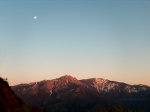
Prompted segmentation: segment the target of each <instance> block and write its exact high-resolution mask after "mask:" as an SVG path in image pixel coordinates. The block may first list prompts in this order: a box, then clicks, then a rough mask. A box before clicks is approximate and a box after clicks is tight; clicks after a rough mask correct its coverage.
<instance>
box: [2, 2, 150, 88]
mask: <svg viewBox="0 0 150 112" xmlns="http://www.w3.org/2000/svg"><path fill="white" fill-rule="evenodd" d="M34 16H36V17H37V19H34ZM66 74H69V75H72V76H74V77H77V78H78V79H82V78H84V79H86V78H91V77H98V78H106V79H109V80H115V81H122V82H126V83H129V84H139V83H142V84H146V85H150V1H149V0H0V76H2V77H3V78H6V77H7V78H8V82H9V83H10V85H15V84H19V83H28V82H34V81H40V80H44V79H47V80H48V79H54V78H57V77H60V76H62V75H66Z"/></svg>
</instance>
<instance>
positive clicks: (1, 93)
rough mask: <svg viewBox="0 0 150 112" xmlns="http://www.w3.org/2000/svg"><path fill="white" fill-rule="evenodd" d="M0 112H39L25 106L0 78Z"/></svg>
mask: <svg viewBox="0 0 150 112" xmlns="http://www.w3.org/2000/svg"><path fill="white" fill-rule="evenodd" d="M0 112H39V110H38V109H37V108H33V107H31V106H29V105H27V104H25V103H24V102H23V101H22V100H21V99H20V98H18V97H17V96H16V95H15V93H14V92H13V91H12V90H11V88H10V87H9V85H8V83H7V81H5V80H3V79H2V78H0Z"/></svg>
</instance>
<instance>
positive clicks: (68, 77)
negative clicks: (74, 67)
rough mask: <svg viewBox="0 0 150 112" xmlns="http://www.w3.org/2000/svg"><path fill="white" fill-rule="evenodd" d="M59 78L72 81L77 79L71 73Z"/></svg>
mask: <svg viewBox="0 0 150 112" xmlns="http://www.w3.org/2000/svg"><path fill="white" fill-rule="evenodd" d="M58 79H62V80H70V81H73V80H77V79H76V78H75V77H72V76H71V75H64V76H61V77H60V78H58Z"/></svg>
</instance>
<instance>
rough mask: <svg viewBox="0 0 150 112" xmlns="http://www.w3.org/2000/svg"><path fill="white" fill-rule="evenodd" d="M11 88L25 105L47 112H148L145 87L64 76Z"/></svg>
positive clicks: (148, 97) (149, 95) (149, 101)
mask: <svg viewBox="0 0 150 112" xmlns="http://www.w3.org/2000/svg"><path fill="white" fill-rule="evenodd" d="M11 88H12V90H13V91H14V92H15V93H16V95H17V96H18V97H20V98H21V99H23V101H24V102H25V103H27V104H29V105H32V106H39V107H40V108H41V109H42V110H45V111H47V112H150V87H149V86H146V85H129V84H126V83H123V82H116V81H110V80H107V79H102V78H90V79H83V80H78V79H76V78H75V77H72V76H70V75H65V76H62V77H60V78H56V79H53V80H43V81H40V82H33V83H29V84H19V85H15V86H12V87H11Z"/></svg>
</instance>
